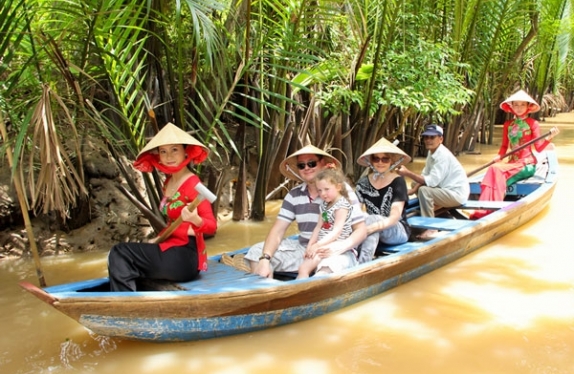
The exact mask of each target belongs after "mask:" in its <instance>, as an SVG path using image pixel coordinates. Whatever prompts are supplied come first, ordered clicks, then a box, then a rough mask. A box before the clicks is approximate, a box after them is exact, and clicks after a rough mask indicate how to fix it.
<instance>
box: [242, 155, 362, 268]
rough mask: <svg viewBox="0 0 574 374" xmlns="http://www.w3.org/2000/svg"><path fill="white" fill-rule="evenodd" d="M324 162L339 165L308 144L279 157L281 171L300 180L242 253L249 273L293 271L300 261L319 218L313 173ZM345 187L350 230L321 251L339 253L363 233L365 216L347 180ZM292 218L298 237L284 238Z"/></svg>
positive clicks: (315, 172)
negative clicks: (256, 239)
mask: <svg viewBox="0 0 574 374" xmlns="http://www.w3.org/2000/svg"><path fill="white" fill-rule="evenodd" d="M328 164H335V166H336V167H338V168H340V167H341V165H340V163H339V161H338V160H337V159H335V158H334V157H332V156H331V155H329V154H328V153H327V152H324V151H323V150H321V149H319V148H317V147H314V146H312V145H308V146H305V147H303V148H302V149H300V150H299V151H297V152H295V153H293V154H292V155H290V156H289V157H287V158H286V159H285V160H283V162H282V163H281V165H280V171H281V174H283V175H284V176H285V177H287V178H289V179H293V180H296V181H299V182H302V183H301V184H300V185H298V186H296V187H294V188H292V189H291V191H289V193H288V194H287V196H285V199H284V200H283V204H282V205H281V209H280V210H279V213H278V215H277V218H276V220H275V223H274V224H273V226H272V227H271V230H270V231H269V234H267V238H266V239H265V241H264V242H262V243H257V244H255V245H254V246H253V247H251V248H250V249H249V251H248V252H247V254H246V255H245V259H246V260H248V262H249V266H250V268H251V271H252V272H253V273H256V274H259V275H261V276H264V277H273V272H275V271H281V272H297V270H298V268H299V265H301V263H302V262H303V256H304V254H305V249H306V248H307V243H308V242H309V238H310V237H311V234H312V233H313V229H315V226H317V222H318V221H319V219H320V217H319V205H320V204H321V202H322V200H321V198H320V197H319V194H318V192H317V188H316V187H315V177H316V175H317V174H318V173H319V172H320V171H321V170H323V168H325V167H326V166H327V165H328ZM346 187H347V191H348V193H349V200H350V203H351V204H352V205H353V212H352V219H351V222H352V227H353V233H352V234H351V236H350V237H349V238H347V239H345V240H344V241H337V242H333V243H330V244H328V245H326V246H325V247H324V248H322V249H321V251H324V252H325V253H326V254H327V253H328V254H330V255H338V254H342V253H344V252H346V251H347V250H349V249H351V248H356V247H358V246H359V244H361V243H362V242H363V240H365V238H366V237H367V229H366V226H365V218H364V214H363V211H362V209H361V205H360V203H359V200H358V199H357V195H355V192H354V191H353V189H352V188H351V187H350V186H349V185H348V184H347V185H346ZM293 221H296V222H297V228H298V230H299V235H298V238H296V239H293V238H284V236H285V233H286V232H287V229H288V228H289V226H290V225H291V223H292V222H293ZM354 264H356V261H355V262H354V263H349V264H348V266H347V267H349V266H352V265H354Z"/></svg>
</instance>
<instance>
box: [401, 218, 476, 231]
mask: <svg viewBox="0 0 574 374" xmlns="http://www.w3.org/2000/svg"><path fill="white" fill-rule="evenodd" d="M408 222H409V225H410V226H411V227H412V228H418V229H426V230H439V231H454V230H458V229H460V228H462V227H464V226H466V225H469V224H471V223H472V221H469V220H464V219H450V218H438V217H421V216H413V217H409V218H408Z"/></svg>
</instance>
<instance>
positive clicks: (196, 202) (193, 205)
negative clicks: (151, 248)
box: [150, 195, 204, 244]
mask: <svg viewBox="0 0 574 374" xmlns="http://www.w3.org/2000/svg"><path fill="white" fill-rule="evenodd" d="M203 199H204V197H203V196H201V195H197V197H196V198H195V199H194V200H193V201H192V202H191V203H190V204H189V205H188V206H187V207H185V208H184V209H187V210H189V211H190V212H193V210H194V209H195V208H197V206H198V205H199V203H201V202H202V201H203ZM182 222H183V218H181V216H179V217H177V219H176V220H175V221H173V222H172V223H171V225H169V226H168V227H167V228H166V229H165V230H163V232H162V233H161V235H160V236H158V237H156V238H154V239H152V241H151V242H150V243H154V244H159V243H161V242H163V241H164V240H165V239H167V238H168V237H169V236H170V235H171V234H173V232H174V231H175V229H177V228H178V227H179V225H181V223H182Z"/></svg>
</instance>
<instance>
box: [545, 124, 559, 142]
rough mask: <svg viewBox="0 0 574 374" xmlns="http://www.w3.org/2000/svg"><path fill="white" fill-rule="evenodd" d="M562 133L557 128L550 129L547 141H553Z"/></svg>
mask: <svg viewBox="0 0 574 374" xmlns="http://www.w3.org/2000/svg"><path fill="white" fill-rule="evenodd" d="M559 133H560V129H559V128H558V127H556V126H554V127H553V128H551V129H550V135H548V136H547V137H546V140H548V141H551V140H552V138H553V137H555V136H556V135H558V134H559Z"/></svg>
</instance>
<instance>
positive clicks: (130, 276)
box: [108, 237, 199, 291]
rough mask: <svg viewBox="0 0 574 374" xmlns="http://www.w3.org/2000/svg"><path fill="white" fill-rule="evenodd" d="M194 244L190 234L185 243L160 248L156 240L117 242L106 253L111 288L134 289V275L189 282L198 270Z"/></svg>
mask: <svg viewBox="0 0 574 374" xmlns="http://www.w3.org/2000/svg"><path fill="white" fill-rule="evenodd" d="M197 268H198V258H197V246H196V243H195V238H194V237H190V238H189V243H188V244H187V246H185V247H171V248H170V249H168V250H167V251H165V252H162V251H161V249H160V248H159V245H157V244H151V243H119V244H116V245H115V246H113V248H112V250H111V251H110V253H109V255H108V273H109V277H110V288H111V291H136V279H138V278H149V279H163V280H168V281H173V282H189V281H190V280H193V279H195V278H196V277H197V275H198V274H199V270H198V269H197Z"/></svg>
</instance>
